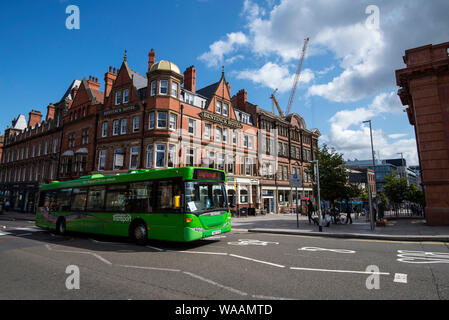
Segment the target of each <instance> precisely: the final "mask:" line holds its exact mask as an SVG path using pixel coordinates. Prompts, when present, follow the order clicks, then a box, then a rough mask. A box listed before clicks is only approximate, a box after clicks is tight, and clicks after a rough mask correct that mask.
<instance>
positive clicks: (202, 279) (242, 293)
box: [182, 271, 248, 296]
mask: <svg viewBox="0 0 449 320" xmlns="http://www.w3.org/2000/svg"><path fill="white" fill-rule="evenodd" d="M182 273H184V274H186V275H189V276H191V277H192V278H195V279H198V280H201V281H204V282H207V283H209V284H211V285H214V286H217V287H219V288H222V289H225V290H228V291H231V292H233V293H236V294H238V295H240V296H247V295H248V294H247V293H246V292H243V291H240V290H237V289H234V288H231V287H227V286H224V285H222V284H219V283H217V282H215V281H212V280H210V279H206V278H203V277H201V276H199V275H196V274H194V273H191V272H186V271H183V272H182Z"/></svg>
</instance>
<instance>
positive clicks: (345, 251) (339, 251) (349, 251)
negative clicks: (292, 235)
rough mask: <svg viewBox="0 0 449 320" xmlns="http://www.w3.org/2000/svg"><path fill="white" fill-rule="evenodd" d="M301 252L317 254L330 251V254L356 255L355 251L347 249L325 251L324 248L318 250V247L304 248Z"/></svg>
mask: <svg viewBox="0 0 449 320" xmlns="http://www.w3.org/2000/svg"><path fill="white" fill-rule="evenodd" d="M298 250H299V251H311V252H317V251H329V252H335V253H345V254H346V253H355V251H352V250H346V249H324V248H317V247H304V248H301V249H298Z"/></svg>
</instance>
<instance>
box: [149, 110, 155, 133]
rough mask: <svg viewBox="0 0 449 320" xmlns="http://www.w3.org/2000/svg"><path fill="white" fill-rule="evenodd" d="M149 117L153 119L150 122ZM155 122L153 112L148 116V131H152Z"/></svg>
mask: <svg viewBox="0 0 449 320" xmlns="http://www.w3.org/2000/svg"><path fill="white" fill-rule="evenodd" d="M151 117H153V120H151ZM155 121H156V114H155V113H154V112H151V113H150V114H149V115H148V130H154V125H155Z"/></svg>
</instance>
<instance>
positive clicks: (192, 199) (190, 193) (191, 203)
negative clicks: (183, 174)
mask: <svg viewBox="0 0 449 320" xmlns="http://www.w3.org/2000/svg"><path fill="white" fill-rule="evenodd" d="M185 186H186V204H187V212H190V213H196V214H198V213H204V212H208V211H214V210H227V209H228V206H227V202H226V189H225V185H224V183H222V182H202V181H198V182H196V181H195V182H194V181H188V182H186V183H185Z"/></svg>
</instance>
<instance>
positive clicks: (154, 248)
mask: <svg viewBox="0 0 449 320" xmlns="http://www.w3.org/2000/svg"><path fill="white" fill-rule="evenodd" d="M146 247H147V248H150V249H153V250H156V251H165V250H164V249H160V248H156V247H152V246H146Z"/></svg>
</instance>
